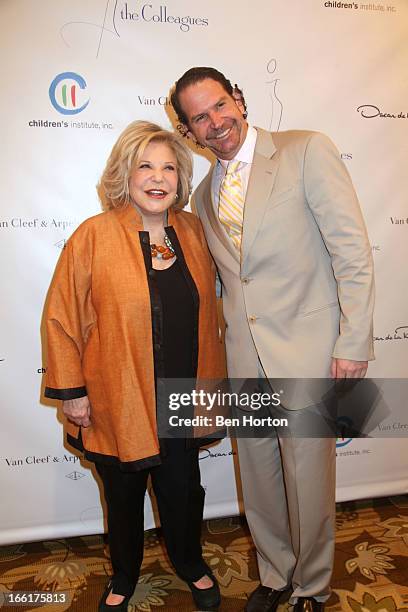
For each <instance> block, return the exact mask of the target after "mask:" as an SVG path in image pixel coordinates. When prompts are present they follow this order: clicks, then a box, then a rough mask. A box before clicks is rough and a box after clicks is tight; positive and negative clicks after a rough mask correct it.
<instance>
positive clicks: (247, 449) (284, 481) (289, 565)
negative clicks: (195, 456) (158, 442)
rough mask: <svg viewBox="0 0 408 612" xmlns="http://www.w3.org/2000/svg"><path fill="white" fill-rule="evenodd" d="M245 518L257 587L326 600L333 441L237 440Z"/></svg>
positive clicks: (331, 532)
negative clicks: (254, 552) (254, 553)
mask: <svg viewBox="0 0 408 612" xmlns="http://www.w3.org/2000/svg"><path fill="white" fill-rule="evenodd" d="M238 450H239V464H240V471H241V478H242V488H243V496H244V504H245V513H246V517H247V520H248V524H249V527H250V530H251V534H252V538H253V540H254V543H255V546H256V549H257V557H258V566H259V574H260V578H261V583H262V584H263V585H264V586H268V587H272V588H274V589H278V590H282V589H285V588H290V587H292V588H293V595H292V597H291V602H292V603H293V602H295V601H296V599H297V598H298V597H312V596H314V597H316V598H317V599H318V600H320V601H324V600H326V599H328V597H329V596H330V578H331V574H332V570H333V561H334V538H335V468H336V463H335V459H336V443H335V440H334V439H333V438H322V439H316V438H289V437H282V438H280V439H279V438H278V436H277V435H276V437H273V438H260V439H255V438H246V439H245V438H241V439H239V440H238Z"/></svg>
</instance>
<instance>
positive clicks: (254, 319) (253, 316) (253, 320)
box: [248, 315, 258, 323]
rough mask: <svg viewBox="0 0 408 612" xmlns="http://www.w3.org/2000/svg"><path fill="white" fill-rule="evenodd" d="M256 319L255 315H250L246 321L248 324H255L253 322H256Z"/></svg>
mask: <svg viewBox="0 0 408 612" xmlns="http://www.w3.org/2000/svg"><path fill="white" fill-rule="evenodd" d="M257 318H258V317H256V316H255V315H251V316H249V317H248V321H249V322H250V323H255V321H256V320H257Z"/></svg>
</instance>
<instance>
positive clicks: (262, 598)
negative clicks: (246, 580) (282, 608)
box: [245, 584, 286, 612]
mask: <svg viewBox="0 0 408 612" xmlns="http://www.w3.org/2000/svg"><path fill="white" fill-rule="evenodd" d="M285 592H286V591H275V589H271V588H270V587H266V586H263V585H262V584H260V585H259V587H257V588H256V589H255V591H253V593H251V595H250V597H249V599H248V602H247V605H246V606H245V612H274V611H275V610H276V609H277V607H278V605H279V600H280V598H281V597H282V595H283V593H285Z"/></svg>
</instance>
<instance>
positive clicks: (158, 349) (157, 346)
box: [154, 342, 161, 351]
mask: <svg viewBox="0 0 408 612" xmlns="http://www.w3.org/2000/svg"><path fill="white" fill-rule="evenodd" d="M160 349H161V344H160V343H159V342H156V344H155V345H154V350H155V351H160Z"/></svg>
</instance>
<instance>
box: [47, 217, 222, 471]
mask: <svg viewBox="0 0 408 612" xmlns="http://www.w3.org/2000/svg"><path fill="white" fill-rule="evenodd" d="M168 225H169V226H172V227H173V229H174V231H175V233H176V236H177V238H178V242H179V245H180V247H181V250H182V254H183V255H184V259H185V263H186V265H187V268H188V270H189V272H190V274H191V276H192V278H193V280H194V283H195V285H196V288H197V291H198V296H199V310H198V359H197V377H198V378H202V379H210V378H219V377H222V376H223V375H224V369H225V362H224V352H223V346H222V344H221V341H220V339H219V330H218V320H217V309H216V297H215V282H214V265H213V263H212V260H211V257H210V255H209V252H208V249H207V245H206V242H205V238H204V234H203V231H202V229H201V224H200V221H199V220H198V219H197V217H195V216H194V215H192V214H191V213H187V212H184V211H181V210H176V209H170V210H169V214H168ZM139 231H143V226H142V221H141V217H140V215H139V214H138V213H137V211H136V209H135V208H134V207H133V206H130V205H129V206H127V207H126V208H124V209H120V210H118V209H117V210H110V211H108V212H105V213H102V214H99V215H96V216H95V217H92V218H90V219H88V220H87V221H85V222H84V223H82V224H81V225H80V226H79V227H78V229H77V230H76V231H75V232H74V234H73V235H72V236H71V238H70V239H69V241H68V242H67V244H66V247H65V249H64V251H63V253H62V255H61V258H60V261H59V263H58V266H57V269H56V272H55V275H54V278H53V281H52V284H51V288H50V292H49V297H48V300H47V307H46V324H47V340H48V343H47V344H48V364H47V373H46V390H45V395H46V396H47V397H52V398H57V399H73V398H75V397H81V396H84V395H88V397H89V400H90V403H91V422H92V424H91V426H90V427H87V428H79V427H77V426H76V425H73V424H72V423H70V422H68V423H67V433H68V435H69V440H70V441H71V443H72V444H73V445H74V446H76V447H77V448H82V446H83V448H84V449H85V451H87V454H88V456H89V457H90V458H92V456H93V455H104V456H105V457H106V459H108V458H109V457H110V458H111V459H112V461H114V462H117V461H119V462H121V463H127V464H128V465H130V466H131V467H132V466H133V467H134V466H137V465H139V467H144V466H146V467H148V466H150V465H154V464H157V463H160V454H159V453H160V451H159V442H158V438H157V424H156V397H155V379H154V359H153V346H152V318H151V300H150V292H149V285H148V278H147V270H146V265H145V262H144V256H143V251H142V246H141V242H140V238H139ZM81 438H82V439H81ZM136 469H137V467H136Z"/></svg>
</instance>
